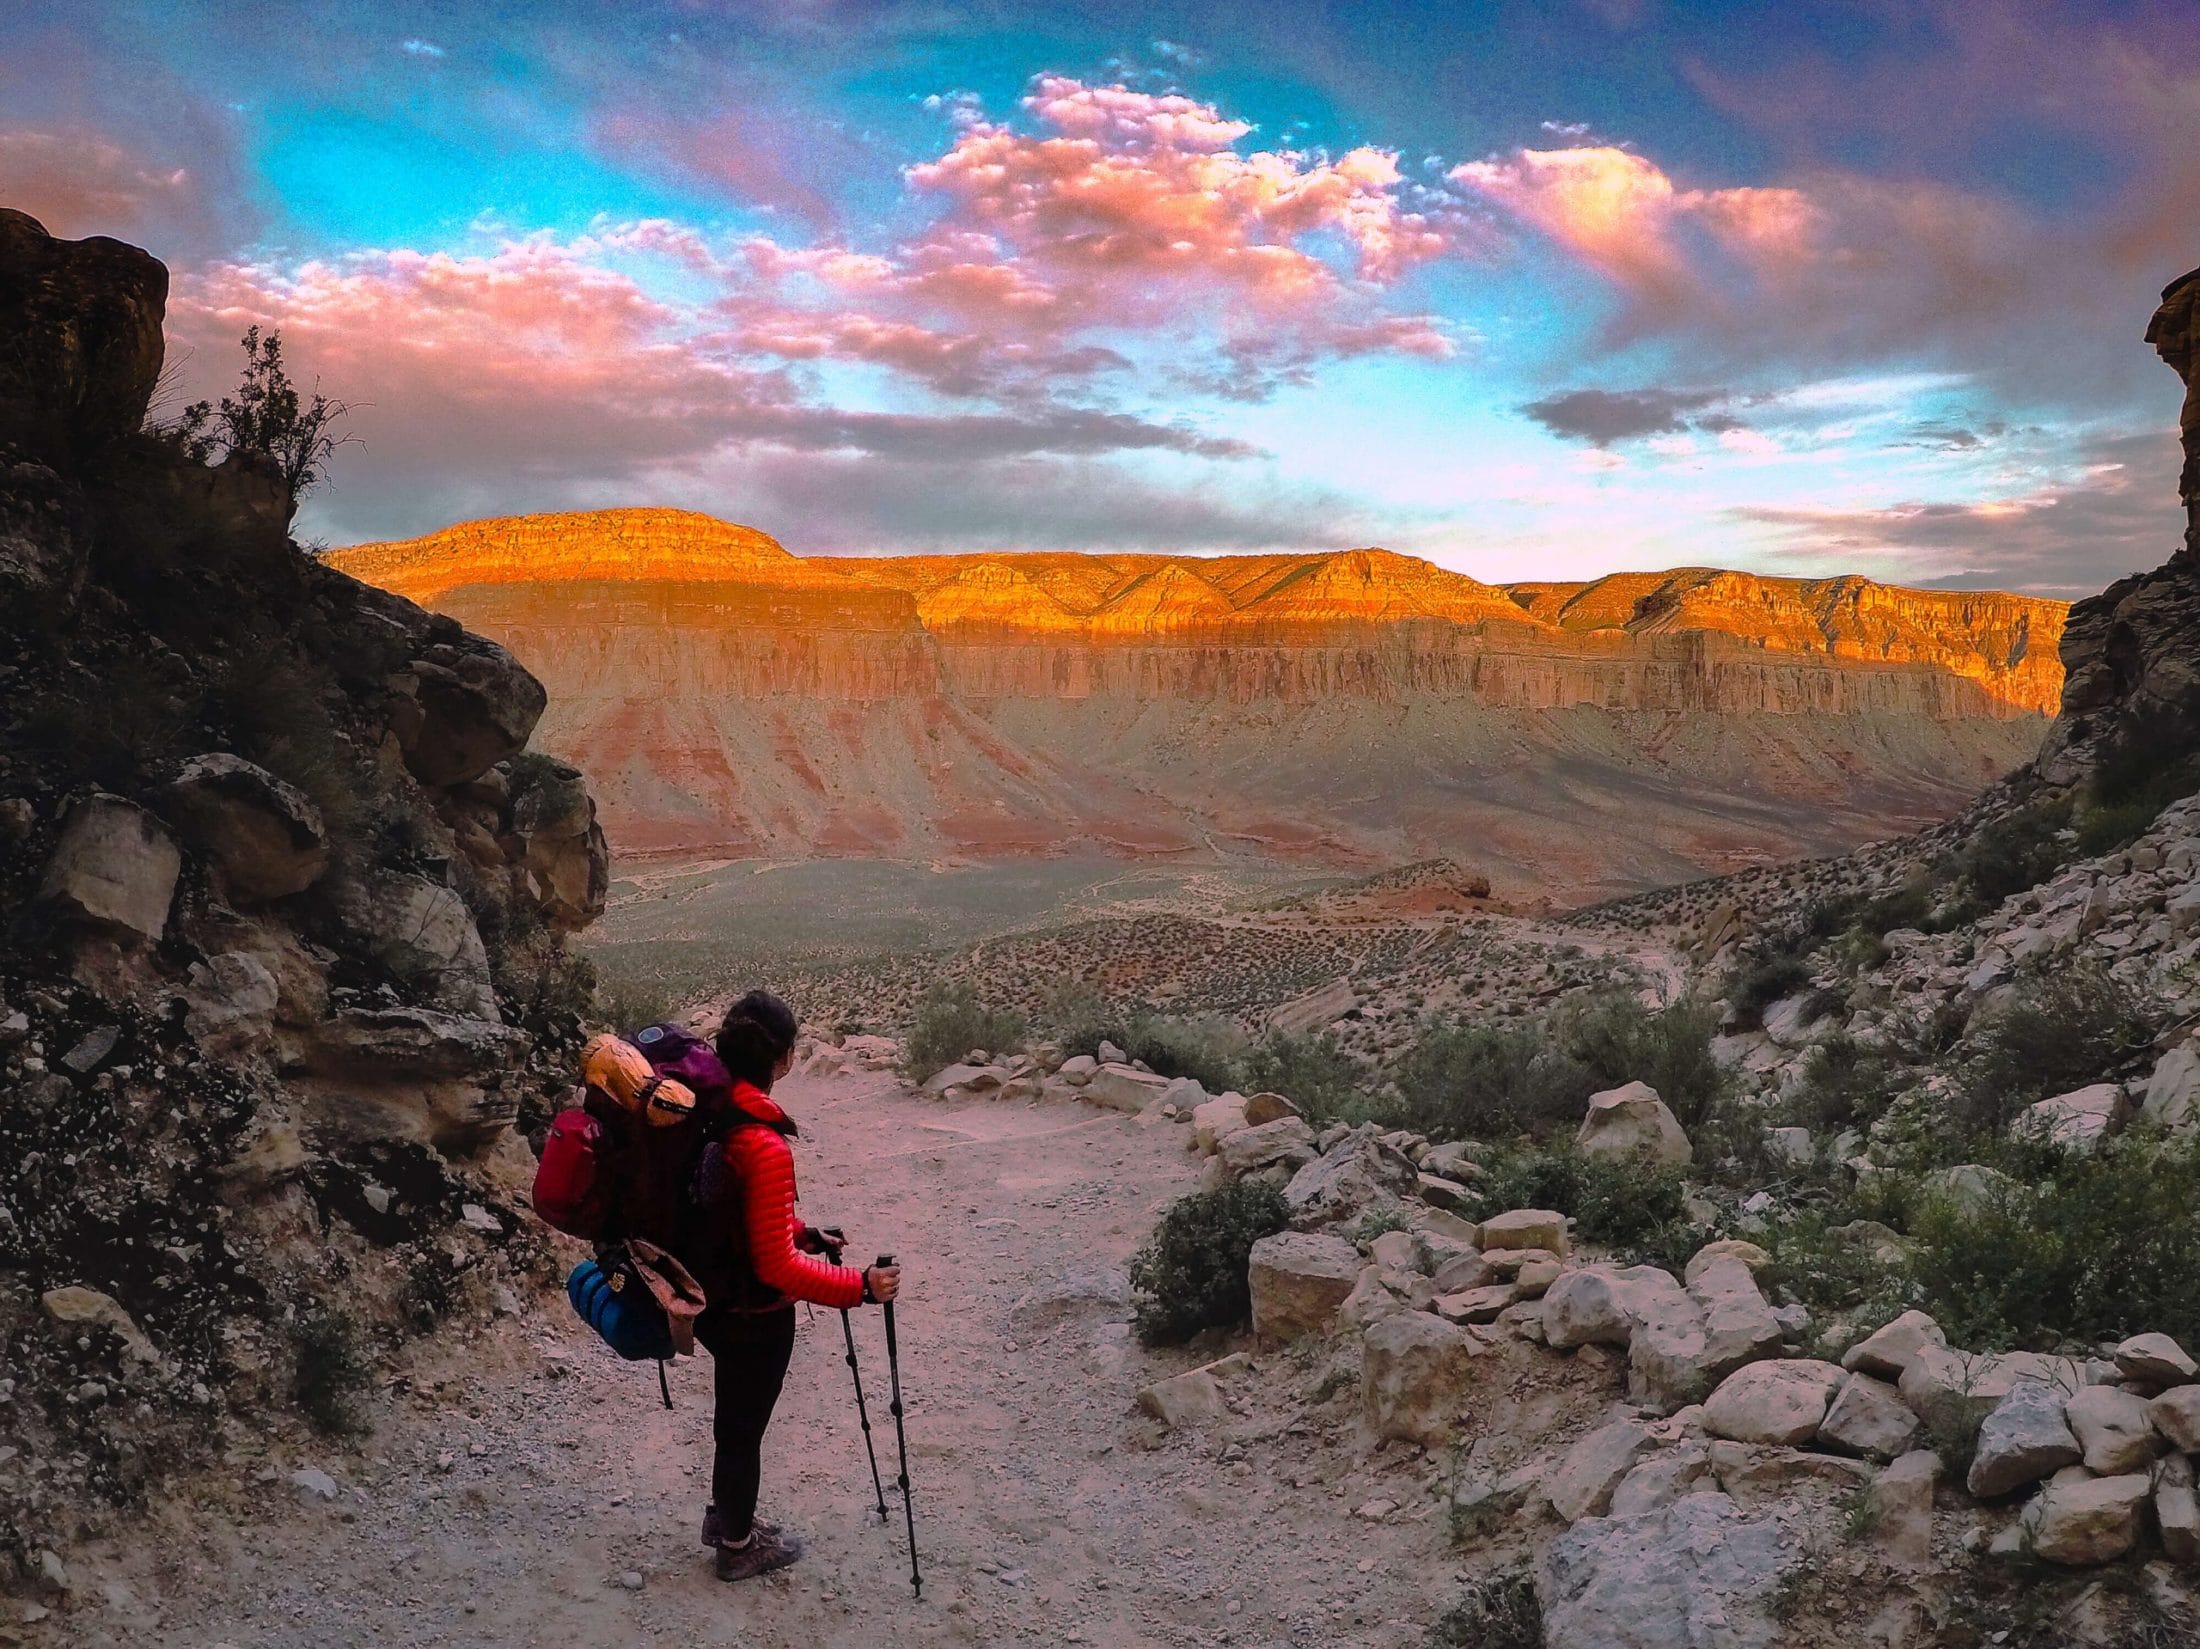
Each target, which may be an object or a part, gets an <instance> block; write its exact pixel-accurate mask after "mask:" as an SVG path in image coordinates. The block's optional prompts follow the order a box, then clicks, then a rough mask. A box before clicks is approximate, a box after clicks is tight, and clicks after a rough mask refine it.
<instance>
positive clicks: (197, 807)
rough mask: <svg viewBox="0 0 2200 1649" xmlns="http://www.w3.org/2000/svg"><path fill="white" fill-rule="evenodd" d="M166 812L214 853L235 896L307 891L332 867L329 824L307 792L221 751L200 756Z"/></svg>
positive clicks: (242, 899)
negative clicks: (325, 822) (330, 864)
mask: <svg viewBox="0 0 2200 1649" xmlns="http://www.w3.org/2000/svg"><path fill="white" fill-rule="evenodd" d="M167 808H168V816H169V817H170V818H171V819H172V820H173V821H174V822H175V825H176V828H177V829H178V830H179V831H180V832H181V833H182V835H183V838H184V840H186V841H187V842H189V843H190V844H191V845H192V846H193V847H195V848H197V849H198V850H199V851H200V852H202V853H204V854H205V855H206V856H207V857H208V858H209V859H210V860H212V861H213V864H214V870H215V874H216V875H217V876H219V877H220V879H221V886H222V891H223V892H224V893H226V894H227V895H228V896H229V898H230V899H231V900H233V901H235V902H236V903H238V904H246V905H252V904H260V903H264V902H265V901H267V900H270V899H282V898H287V897H288V896H289V895H291V894H293V893H303V892H304V891H305V890H306V889H307V888H309V887H311V886H312V885H313V884H314V883H315V882H317V881H319V880H320V879H321V875H322V873H323V872H324V871H326V870H327V869H328V855H329V844H328V830H327V827H326V826H324V825H323V824H322V822H321V810H320V809H319V808H317V807H315V806H314V805H313V803H312V802H311V801H310V800H308V799H307V797H306V795H305V793H304V792H303V791H301V790H299V789H297V788H296V787H295V786H293V785H290V784H286V783H285V782H284V781H283V780H281V779H278V778H277V777H276V776H275V775H274V774H272V773H270V772H268V770H267V769H266V768H264V767H259V766H256V765H254V764H253V763H251V762H248V761H246V760H245V759H244V758H243V757H241V756H232V755H229V754H228V753H226V752H223V751H216V752H214V753H213V754H211V755H205V756H195V757H193V758H192V759H191V760H190V761H187V762H185V763H184V764H183V771H182V772H180V773H179V774H177V775H176V778H175V780H174V782H173V783H171V784H170V785H169V787H168V797H167Z"/></svg>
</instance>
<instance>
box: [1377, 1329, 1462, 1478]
mask: <svg viewBox="0 0 2200 1649" xmlns="http://www.w3.org/2000/svg"><path fill="white" fill-rule="evenodd" d="M1479 1349H1480V1347H1479V1344H1478V1342H1476V1341H1474V1340H1473V1339H1470V1338H1469V1337H1468V1335H1467V1333H1466V1331H1465V1330H1464V1329H1461V1328H1457V1327H1455V1326H1453V1325H1452V1324H1450V1323H1447V1322H1445V1321H1444V1320H1443V1319H1442V1318H1441V1317H1433V1316H1431V1315H1429V1313H1427V1312H1425V1311H1400V1312H1393V1313H1388V1314H1384V1315H1380V1316H1378V1317H1377V1319H1376V1320H1375V1321H1374V1322H1373V1323H1371V1324H1370V1325H1369V1326H1368V1329H1367V1332H1366V1334H1365V1336H1364V1337H1363V1338H1362V1340H1361V1352H1360V1370H1361V1374H1360V1379H1361V1386H1360V1394H1361V1398H1362V1401H1363V1404H1364V1406H1365V1410H1366V1414H1367V1423H1368V1427H1369V1429H1370V1430H1371V1431H1372V1432H1373V1433H1374V1434H1375V1436H1377V1437H1403V1438H1406V1439H1408V1440H1409V1441H1412V1442H1415V1443H1421V1444H1424V1445H1426V1446H1427V1447H1429V1448H1432V1449H1440V1448H1443V1447H1445V1446H1446V1445H1447V1444H1449V1443H1450V1442H1451V1441H1452V1439H1453V1438H1454V1437H1456V1436H1457V1435H1458V1433H1459V1415H1460V1409H1461V1407H1462V1406H1463V1404H1464V1403H1465V1400H1466V1393H1467V1384H1468V1378H1469V1375H1468V1369H1469V1359H1471V1358H1472V1357H1473V1356H1474V1355H1475V1354H1476V1353H1477V1351H1478V1350H1479Z"/></svg>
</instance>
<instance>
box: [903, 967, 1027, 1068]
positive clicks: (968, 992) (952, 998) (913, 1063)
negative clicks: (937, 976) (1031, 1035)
mask: <svg viewBox="0 0 2200 1649" xmlns="http://www.w3.org/2000/svg"><path fill="white" fill-rule="evenodd" d="M1023 1041H1024V1021H1023V1016H1022V1015H1021V1014H1016V1013H1011V1012H1008V1011H1007V1010H1005V1009H999V1008H989V1007H987V1006H985V1004H983V1003H982V1002H980V1001H979V1000H978V993H977V991H976V989H975V988H974V987H972V986H970V985H968V984H962V983H956V984H938V985H934V986H933V987H932V988H931V989H930V990H928V991H926V992H925V993H924V1000H923V1001H922V1002H920V1003H918V1004H917V1012H916V1017H915V1019H914V1020H913V1021H912V1022H911V1024H910V1027H909V1046H908V1051H907V1052H906V1054H905V1055H904V1056H903V1068H904V1069H905V1070H906V1071H907V1072H908V1074H909V1077H910V1079H911V1080H912V1081H915V1082H923V1081H925V1080H926V1079H927V1078H929V1077H932V1076H934V1075H937V1074H938V1073H939V1072H941V1071H944V1070H945V1069H946V1068H947V1067H948V1066H950V1065H952V1064H954V1063H955V1062H956V1061H957V1060H958V1059H960V1058H962V1056H963V1055H964V1054H966V1053H968V1052H969V1051H970V1050H971V1049H973V1048H983V1049H985V1051H986V1052H987V1053H1002V1052H1005V1051H1008V1050H1011V1049H1015V1048H1020V1047H1022V1046H1023Z"/></svg>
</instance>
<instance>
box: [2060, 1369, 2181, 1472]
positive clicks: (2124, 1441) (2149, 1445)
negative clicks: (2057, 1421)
mask: <svg viewBox="0 0 2200 1649" xmlns="http://www.w3.org/2000/svg"><path fill="white" fill-rule="evenodd" d="M2063 1421H2064V1423H2065V1424H2066V1425H2068V1426H2069V1427H2070V1434H2071V1436H2073V1437H2075V1438H2076V1439H2077V1440H2078V1447H2079V1448H2080V1449H2081V1450H2082V1451H2083V1455H2082V1459H2083V1463H2084V1465H2085V1469H2086V1470H2087V1471H2089V1472H2091V1473H2093V1475H2094V1476H2096V1477H2119V1476H2121V1475H2123V1474H2124V1473H2125V1472H2135V1471H2145V1470H2146V1469H2147V1468H2148V1467H2150V1466H2152V1465H2153V1464H2154V1457H2155V1456H2156V1455H2158V1454H2160V1453H2161V1452H2162V1439H2161V1435H2160V1434H2159V1433H2158V1432H2156V1431H2155V1429H2154V1421H2153V1418H2152V1416H2150V1415H2149V1414H2148V1412H2147V1400H2146V1399H2145V1398H2144V1397H2141V1396H2139V1395H2138V1394H2137V1393H2136V1392H2129V1391H2125V1390H2123V1389H2122V1388H2121V1387H2118V1386H2087V1387H2086V1388H2085V1390H2083V1391H2080V1392H2076V1393H2074V1394H2073V1395H2072V1396H2071V1398H2070V1400H2069V1401H2068V1402H2067V1403H2065V1404H2064V1405H2063Z"/></svg>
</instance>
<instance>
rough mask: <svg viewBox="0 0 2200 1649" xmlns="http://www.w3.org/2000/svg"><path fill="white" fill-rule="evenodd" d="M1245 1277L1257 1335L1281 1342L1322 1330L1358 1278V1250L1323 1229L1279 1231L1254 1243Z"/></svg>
mask: <svg viewBox="0 0 2200 1649" xmlns="http://www.w3.org/2000/svg"><path fill="white" fill-rule="evenodd" d="M1246 1280H1247V1282H1248V1284H1249V1285H1250V1287H1251V1291H1252V1296H1253V1332H1254V1333H1256V1334H1265V1335H1267V1336H1269V1337H1270V1338H1271V1339H1277V1340H1292V1339H1296V1338H1298V1337H1299V1336H1300V1335H1302V1334H1318V1333H1320V1332H1322V1331H1323V1330H1324V1329H1326V1328H1328V1327H1329V1325H1330V1323H1331V1322H1332V1321H1333V1320H1334V1319H1335V1317H1336V1315H1337V1308H1338V1307H1339V1306H1341V1305H1343V1304H1344V1302H1345V1299H1346V1297H1347V1296H1348V1295H1350V1294H1351V1292H1352V1287H1353V1284H1355V1283H1357V1282H1358V1281H1359V1280H1360V1251H1359V1250H1358V1249H1357V1248H1355V1247H1353V1246H1352V1244H1350V1243H1348V1242H1346V1241H1345V1240H1344V1239H1343V1238H1342V1237H1332V1236H1329V1235H1328V1234H1326V1233H1324V1232H1319V1231H1283V1232H1279V1233H1277V1234H1276V1235H1275V1236H1273V1237H1263V1238H1261V1240H1260V1241H1259V1242H1257V1243H1255V1244H1253V1249H1252V1253H1251V1255H1250V1256H1249V1257H1248V1261H1247V1267H1246Z"/></svg>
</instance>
